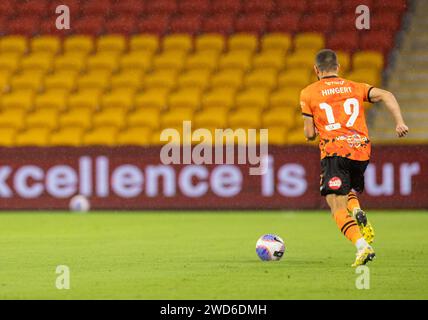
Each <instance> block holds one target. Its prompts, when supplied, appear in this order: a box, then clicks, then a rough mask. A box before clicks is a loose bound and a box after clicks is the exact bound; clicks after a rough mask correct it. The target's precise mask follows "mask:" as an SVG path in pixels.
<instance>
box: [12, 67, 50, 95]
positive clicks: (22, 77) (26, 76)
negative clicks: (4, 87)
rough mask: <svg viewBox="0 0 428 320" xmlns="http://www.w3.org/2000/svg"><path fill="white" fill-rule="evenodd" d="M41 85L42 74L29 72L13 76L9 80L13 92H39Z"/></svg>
mask: <svg viewBox="0 0 428 320" xmlns="http://www.w3.org/2000/svg"><path fill="white" fill-rule="evenodd" d="M42 85H43V74H42V73H36V72H33V71H31V70H29V71H27V72H25V73H20V74H17V75H15V76H13V77H12V78H11V80H10V86H11V88H12V90H13V91H16V90H27V89H28V90H33V91H39V90H41V89H42Z"/></svg>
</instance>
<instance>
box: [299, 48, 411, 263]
mask: <svg viewBox="0 0 428 320" xmlns="http://www.w3.org/2000/svg"><path fill="white" fill-rule="evenodd" d="M339 67H340V65H339V62H338V60H337V56H336V53H335V52H334V51H332V50H329V49H324V50H321V51H320V52H318V54H317V56H316V61H315V66H314V69H315V72H316V74H317V77H318V79H319V81H317V82H315V83H313V84H311V85H309V86H308V87H306V88H305V89H303V90H302V92H301V94H300V105H301V108H302V114H303V119H304V134H305V137H306V138H307V140H314V139H315V138H316V136H317V135H319V139H320V142H319V147H320V150H321V182H320V183H321V186H320V191H321V195H322V196H325V197H326V200H327V203H328V205H329V206H330V209H331V213H332V215H333V217H334V220H335V221H336V224H337V226H338V227H339V230H340V231H341V232H342V233H343V235H344V236H345V237H346V238H348V239H349V240H351V241H352V243H353V244H354V245H355V246H356V248H357V257H356V259H355V262H354V264H353V265H352V266H359V265H364V264H366V263H367V262H369V261H371V260H373V259H374V257H375V252H374V250H373V248H372V247H371V246H370V244H371V243H372V242H373V239H374V231H373V228H372V226H371V224H370V223H369V221H368V220H367V216H366V214H365V212H364V211H363V210H361V208H360V204H359V202H358V198H357V194H356V193H361V192H362V191H363V189H364V172H365V170H366V168H367V165H368V163H369V159H370V140H369V136H368V130H367V125H366V121H365V117H364V109H363V102H364V101H368V102H371V103H373V102H379V101H382V102H383V103H384V104H385V106H386V107H387V109H388V110H389V111H390V112H391V114H392V116H393V117H394V120H395V124H396V128H395V130H396V132H397V135H398V137H404V136H405V135H406V134H407V133H408V130H409V129H408V127H407V126H406V125H405V123H404V120H403V117H402V115H401V111H400V106H399V105H398V103H397V100H396V99H395V97H394V95H393V94H392V93H391V92H388V91H385V90H382V89H378V88H375V87H372V86H370V85H368V84H365V83H357V82H353V81H349V80H346V79H343V78H340V77H339V76H338V73H339Z"/></svg>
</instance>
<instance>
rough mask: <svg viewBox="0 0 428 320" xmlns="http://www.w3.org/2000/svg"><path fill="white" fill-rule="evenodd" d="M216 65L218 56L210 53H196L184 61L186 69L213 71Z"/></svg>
mask: <svg viewBox="0 0 428 320" xmlns="http://www.w3.org/2000/svg"><path fill="white" fill-rule="evenodd" d="M217 65H218V54H217V53H216V52H212V51H204V52H196V53H195V54H193V55H190V56H188V57H187V59H186V63H185V66H186V69H190V70H193V69H203V70H214V69H215V68H217Z"/></svg>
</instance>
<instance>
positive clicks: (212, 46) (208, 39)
mask: <svg viewBox="0 0 428 320" xmlns="http://www.w3.org/2000/svg"><path fill="white" fill-rule="evenodd" d="M195 47H196V51H213V52H216V53H220V52H222V51H223V50H224V47H225V40H224V37H223V36H222V35H220V34H210V33H208V34H202V35H199V36H197V38H196V43H195Z"/></svg>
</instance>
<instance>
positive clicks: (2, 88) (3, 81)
mask: <svg viewBox="0 0 428 320" xmlns="http://www.w3.org/2000/svg"><path fill="white" fill-rule="evenodd" d="M9 82H10V73H9V72H8V71H4V72H1V71H0V95H1V94H2V93H3V92H7V91H8V90H9V88H10V84H9Z"/></svg>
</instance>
